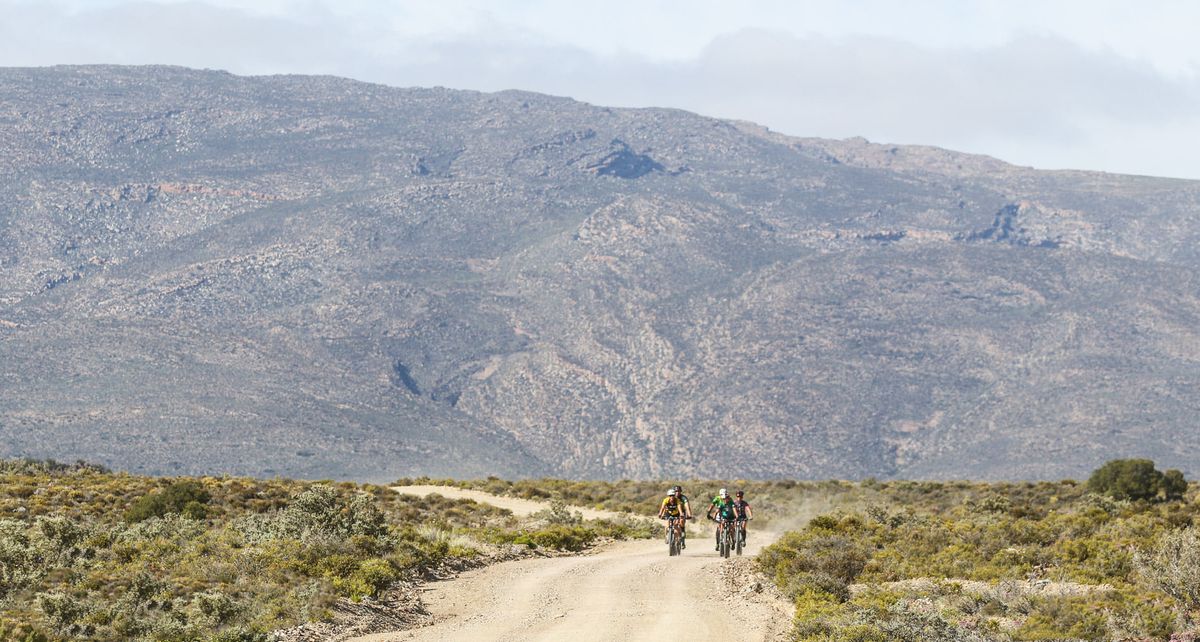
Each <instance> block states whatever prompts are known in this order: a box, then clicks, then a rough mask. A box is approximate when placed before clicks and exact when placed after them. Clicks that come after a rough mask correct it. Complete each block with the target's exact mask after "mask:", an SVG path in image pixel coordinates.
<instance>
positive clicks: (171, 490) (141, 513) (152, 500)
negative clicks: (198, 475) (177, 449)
mask: <svg viewBox="0 0 1200 642" xmlns="http://www.w3.org/2000/svg"><path fill="white" fill-rule="evenodd" d="M211 499H212V495H211V494H209V492H208V491H207V490H205V489H204V486H202V485H201V484H200V483H199V482H195V481H192V480H181V481H176V482H172V483H171V485H169V486H167V487H166V488H164V489H162V490H160V491H158V492H156V493H151V494H149V495H144V496H142V498H141V499H139V500H137V501H136V502H134V504H133V506H131V507H130V508H129V511H128V512H126V513H125V521H127V522H129V523H131V524H132V523H136V522H140V521H143V520H147V519H150V518H151V517H162V516H163V515H167V514H169V513H179V514H181V515H183V516H185V517H189V518H192V519H204V517H205V515H206V514H207V510H206V509H205V507H204V505H205V504H207V503H208V502H209V501H210V500H211Z"/></svg>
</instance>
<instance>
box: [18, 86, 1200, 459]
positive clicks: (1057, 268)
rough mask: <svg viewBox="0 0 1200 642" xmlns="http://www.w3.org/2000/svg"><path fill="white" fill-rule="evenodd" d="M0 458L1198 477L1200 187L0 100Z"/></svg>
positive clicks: (421, 117)
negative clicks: (1184, 473)
mask: <svg viewBox="0 0 1200 642" xmlns="http://www.w3.org/2000/svg"><path fill="white" fill-rule="evenodd" d="M0 150H3V151H2V152H0V178H2V180H0V364H3V366H2V367H0V387H2V389H3V391H4V393H3V395H0V453H2V454H4V455H10V456H11V455H30V456H39V457H57V458H76V457H82V458H86V459H89V460H95V461H100V462H103V463H107V464H110V465H115V466H119V467H124V468H128V469H130V470H135V471H151V472H180V473H186V472H191V473H195V472H202V471H204V472H209V471H228V472H238V473H249V474H260V475H261V474H268V475H269V474H286V475H296V476H309V477H321V476H337V477H359V478H372V479H390V478H395V477H396V476H399V475H410V474H420V473H428V474H435V475H458V476H474V475H484V474H499V475H504V476H522V475H542V474H554V475H567V476H577V477H605V478H613V477H672V476H707V477H730V476H748V477H774V476H791V477H830V476H838V477H863V476H876V477H893V476H919V477H974V478H1031V477H1060V476H1082V475H1084V474H1085V473H1086V472H1087V471H1088V470H1090V469H1092V468H1093V467H1095V465H1097V464H1098V463H1099V462H1102V461H1103V460H1105V459H1107V458H1111V457H1117V456H1133V455H1140V456H1147V457H1152V458H1154V459H1155V460H1156V461H1158V462H1159V463H1160V465H1165V466H1174V467H1180V468H1183V469H1185V470H1188V471H1189V472H1192V473H1195V472H1200V469H1196V468H1195V467H1194V465H1193V464H1192V458H1191V457H1190V454H1191V453H1193V452H1195V451H1196V449H1197V447H1198V446H1200V443H1198V441H1200V433H1197V431H1196V430H1195V429H1194V421H1195V419H1194V418H1195V417H1196V416H1198V415H1200V412H1198V411H1200V398H1198V397H1197V396H1196V394H1195V391H1196V390H1197V384H1200V336H1197V335H1198V333H1200V295H1198V293H1200V287H1198V286H1200V281H1198V279H1197V269H1198V268H1200V254H1198V250H1197V248H1200V238H1198V236H1200V224H1198V218H1200V184H1197V183H1196V182H1188V181H1179V180H1166V179H1154V178H1143V177H1130V176H1114V175H1108V174H1098V173H1084V172H1039V171H1034V170H1030V169H1027V168H1020V167H1015V166H1011V165H1006V164H1004V163H1002V162H1000V161H997V160H994V159H989V158H984V157H978V156H969V155H964V154H957V153H955V152H950V151H945V150H939V149H932V148H916V147H893V146H881V145H873V144H870V143H867V142H866V141H862V140H861V139H858V140H847V141H829V140H815V139H796V138H789V137H785V136H780V135H778V134H775V133H772V132H769V131H767V130H764V129H762V128H759V127H756V126H753V125H750V124H746V123H738V122H731V121H722V120H716V119H711V118H704V117H701V116H697V115H694V114H689V113H685V112H680V111H672V110H662V109H640V110H631V109H608V108H603V107H596V106H592V105H587V104H583V103H578V102H574V101H571V100H567V99H561V98H552V97H548V96H541V95H536V94H529V93H522V92H501V93H498V94H479V93H472V92H462V91H451V90H445V89H397V88H390V87H384V86H379V85H371V84H365V83H359V82H354V81H349V80H343V79H338V78H328V77H300V76H276V77H255V78H249V77H237V76H232V75H229V74H225V73H220V72H211V71H193V70H187V69H178V68H161V67H61V68H47V69H6V70H0Z"/></svg>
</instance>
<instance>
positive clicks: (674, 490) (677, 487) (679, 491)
mask: <svg viewBox="0 0 1200 642" xmlns="http://www.w3.org/2000/svg"><path fill="white" fill-rule="evenodd" d="M671 492H672V493H682V492H683V486H676V487H675V488H672V489H671Z"/></svg>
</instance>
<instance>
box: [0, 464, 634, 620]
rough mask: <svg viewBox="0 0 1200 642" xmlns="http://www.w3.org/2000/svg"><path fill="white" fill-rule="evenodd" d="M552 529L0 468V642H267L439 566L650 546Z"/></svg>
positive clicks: (198, 485)
mask: <svg viewBox="0 0 1200 642" xmlns="http://www.w3.org/2000/svg"><path fill="white" fill-rule="evenodd" d="M554 517H556V516H555V515H546V516H539V517H537V518H533V519H524V520H518V519H516V518H514V517H513V516H512V515H511V513H509V512H508V511H505V510H502V509H498V508H495V507H492V506H489V505H486V504H479V503H476V502H474V501H470V500H456V499H447V498H445V497H440V496H437V495H430V496H428V497H414V496H406V495H399V494H397V493H395V492H394V491H392V490H391V489H389V488H387V487H383V486H374V485H361V484H353V483H346V482H339V483H335V482H307V481H293V480H284V479H270V480H260V479H248V478H238V477H202V478H174V479H172V478H155V477H145V476H138V475H128V474H124V473H113V472H110V471H107V470H105V469H103V468H100V467H96V466H90V465H87V464H72V465H63V464H57V463H53V462H33V461H5V462H0V639H3V640H10V639H11V640H29V641H45V642H49V641H56V640H93V641H108V640H114V641H115V640H122V641H125V640H163V641H168V640H214V641H216V640H220V641H227V642H233V641H235V640H236V641H253V640H267V639H268V636H269V633H270V632H271V631H275V630H278V629H282V628H286V627H291V626H294V625H297V624H302V623H305V622H311V621H319V620H323V619H328V618H329V617H330V615H331V613H332V610H333V608H334V606H335V603H336V602H338V600H352V601H359V600H371V599H373V598H376V597H378V596H380V595H381V593H383V592H384V591H386V590H388V588H389V587H390V586H392V585H393V584H394V583H396V582H397V581H399V580H403V579H405V578H418V577H420V576H422V574H424V573H427V572H431V571H436V570H437V569H438V568H440V567H441V566H443V565H446V564H450V565H451V566H454V565H461V564H470V563H476V562H477V561H478V560H482V559H486V558H488V557H489V556H495V555H498V554H499V553H501V552H503V553H504V554H505V555H511V554H512V553H513V551H514V550H525V551H530V552H537V551H544V550H549V551H556V550H560V551H578V550H581V549H583V548H585V547H587V546H590V545H591V544H593V543H594V542H596V541H597V540H599V539H601V538H605V537H611V538H625V537H639V536H649V535H650V534H651V531H649V530H648V529H647V528H646V527H645V526H644V525H643V524H640V523H638V522H634V521H629V522H609V521H604V522H592V521H588V522H583V521H582V520H579V521H575V520H574V519H566V520H564V519H562V516H561V515H557V518H558V519H554ZM569 517H571V516H570V514H569V513H568V518H569Z"/></svg>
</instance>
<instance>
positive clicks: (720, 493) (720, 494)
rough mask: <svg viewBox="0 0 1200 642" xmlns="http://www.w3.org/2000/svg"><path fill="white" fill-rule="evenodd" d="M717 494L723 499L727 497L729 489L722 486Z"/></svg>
mask: <svg viewBox="0 0 1200 642" xmlns="http://www.w3.org/2000/svg"><path fill="white" fill-rule="evenodd" d="M717 495H719V496H720V497H721V499H725V498H726V497H729V491H727V490H725V489H724V488H722V489H721V492H719V493H717Z"/></svg>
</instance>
